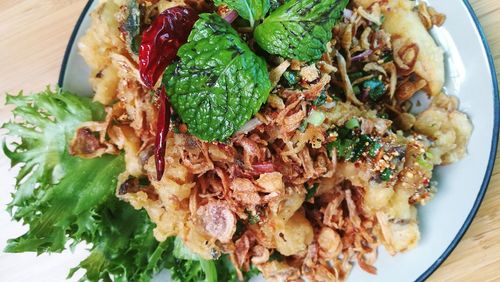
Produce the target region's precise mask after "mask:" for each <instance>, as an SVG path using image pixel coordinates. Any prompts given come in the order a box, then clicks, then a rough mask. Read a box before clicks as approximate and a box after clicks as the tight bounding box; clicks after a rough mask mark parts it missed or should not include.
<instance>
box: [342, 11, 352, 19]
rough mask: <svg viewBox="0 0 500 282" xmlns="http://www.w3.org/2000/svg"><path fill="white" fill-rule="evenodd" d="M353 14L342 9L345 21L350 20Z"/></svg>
mask: <svg viewBox="0 0 500 282" xmlns="http://www.w3.org/2000/svg"><path fill="white" fill-rule="evenodd" d="M353 14H354V13H353V12H352V10H349V9H344V11H343V15H344V18H346V19H350V18H351V17H352V15H353Z"/></svg>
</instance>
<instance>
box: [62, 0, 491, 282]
mask: <svg viewBox="0 0 500 282" xmlns="http://www.w3.org/2000/svg"><path fill="white" fill-rule="evenodd" d="M93 2H94V0H89V1H88V2H87V4H86V5H85V7H84V8H83V11H82V13H81V14H80V16H79V17H78V20H77V22H76V24H75V27H74V29H73V32H72V33H71V36H70V38H69V42H68V45H67V46H66V51H65V52H64V58H63V61H62V64H61V70H60V72H59V79H58V83H57V84H58V85H59V87H60V88H62V86H63V82H64V77H65V74H66V68H67V64H68V60H69V56H70V54H71V51H72V49H73V46H74V42H75V39H76V36H77V34H78V31H79V29H80V25H81V24H82V21H83V19H84V18H85V15H86V14H87V12H88V10H89V9H90V6H91V5H92V3H93ZM463 4H464V5H465V7H466V8H467V10H468V12H469V15H470V16H471V18H472V19H473V21H474V24H475V28H476V31H477V32H478V33H479V35H480V37H481V41H482V43H483V48H484V51H485V53H486V55H487V57H488V65H489V69H490V74H491V79H492V82H493V102H494V103H493V111H494V117H493V138H492V140H491V151H490V156H489V160H488V166H487V168H486V172H485V174H484V177H483V182H482V184H481V189H480V190H479V193H478V195H477V197H476V200H475V201H474V205H473V206H472V209H471V211H470V212H469V215H468V216H467V218H466V219H465V221H464V224H463V225H462V227H461V228H460V230H459V231H458V232H457V234H456V235H455V238H454V239H453V240H452V241H451V243H450V244H449V245H448V247H447V248H446V250H445V251H444V252H443V254H441V256H439V258H438V259H437V260H436V261H435V262H434V263H433V264H432V265H431V266H430V267H429V268H427V270H426V271H424V272H423V273H422V274H421V275H420V276H419V277H418V278H417V280H416V281H418V282H421V281H425V280H426V279H427V278H429V276H431V275H432V273H434V271H436V270H437V269H438V268H439V266H441V264H442V263H443V262H444V261H445V260H446V259H447V258H448V256H449V255H450V254H451V253H452V252H453V250H454V249H455V248H456V247H457V245H458V243H459V242H460V240H462V238H463V236H464V235H465V232H467V230H468V229H469V227H470V225H471V223H472V221H473V220H474V218H475V216H476V214H477V212H478V210H479V207H480V205H481V203H482V201H483V199H484V196H485V194H486V190H487V189H488V185H489V183H490V179H491V175H492V172H493V167H494V165H495V158H496V154H497V146H498V137H499V136H498V133H499V125H500V106H499V105H500V100H499V97H498V93H499V92H498V80H497V74H496V69H495V63H494V60H493V56H492V53H491V49H490V46H489V44H488V41H487V39H486V36H485V34H484V30H483V27H482V26H481V24H480V22H479V19H478V17H477V15H476V13H475V12H474V9H473V8H472V6H471V4H470V3H469V1H468V0H463Z"/></svg>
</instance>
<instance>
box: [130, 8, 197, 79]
mask: <svg viewBox="0 0 500 282" xmlns="http://www.w3.org/2000/svg"><path fill="white" fill-rule="evenodd" d="M196 20H198V13H197V12H196V11H195V10H193V9H191V8H188V7H179V6H178V7H173V8H170V9H167V10H165V11H163V12H162V13H161V14H159V15H158V16H157V17H156V19H155V20H154V21H153V23H152V24H151V26H150V27H149V28H148V29H147V30H146V31H144V33H143V34H142V41H141V47H140V48H139V72H140V74H141V78H142V81H143V83H144V85H146V86H147V87H149V88H153V87H154V85H155V84H156V82H157V81H158V79H159V78H160V76H161V75H162V73H163V71H165V68H167V66H168V65H169V64H170V63H172V61H173V60H174V59H175V57H176V56H177V51H178V50H179V47H181V45H182V44H184V43H186V41H187V38H188V36H189V33H190V32H191V29H192V28H193V25H194V23H195V22H196Z"/></svg>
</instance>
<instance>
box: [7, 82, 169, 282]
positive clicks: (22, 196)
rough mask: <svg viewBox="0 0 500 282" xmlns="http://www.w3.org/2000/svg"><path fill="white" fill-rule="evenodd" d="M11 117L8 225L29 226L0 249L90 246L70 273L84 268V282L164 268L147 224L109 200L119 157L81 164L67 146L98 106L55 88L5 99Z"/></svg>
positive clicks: (141, 275) (144, 277)
mask: <svg viewBox="0 0 500 282" xmlns="http://www.w3.org/2000/svg"><path fill="white" fill-rule="evenodd" d="M7 104H12V105H15V106H16V108H15V109H14V110H13V113H14V119H13V121H12V122H10V123H7V124H5V125H4V127H5V128H7V129H8V130H9V133H8V135H9V136H13V137H17V138H18V140H19V142H17V141H10V139H7V140H6V141H5V142H4V151H5V154H6V155H7V156H8V157H9V158H10V159H11V162H12V165H13V166H14V165H19V166H20V172H19V174H18V176H17V179H16V187H15V188H16V192H15V194H14V195H13V200H12V202H11V203H10V204H9V209H10V210H11V212H12V213H13V214H12V216H13V218H14V219H15V220H18V221H22V222H23V223H24V224H26V225H28V226H29V230H28V232H26V233H25V234H24V235H22V236H20V237H18V238H16V239H12V240H9V241H8V244H7V247H6V249H5V251H7V252H37V253H42V252H60V251H62V250H63V249H65V247H67V243H71V244H72V245H76V244H78V243H80V242H87V243H90V244H92V248H91V249H90V255H89V256H88V257H87V258H86V259H85V260H83V261H82V262H81V263H80V264H79V266H78V267H76V268H74V269H73V270H72V271H71V272H70V275H69V276H70V277H71V276H72V275H73V274H74V273H75V272H76V271H77V270H78V269H80V268H83V269H85V270H86V272H85V274H84V276H83V277H82V280H86V281H111V280H115V281H149V280H150V279H151V278H152V277H153V275H154V274H155V273H157V272H158V271H160V270H161V269H162V268H163V267H164V265H165V261H164V260H165V258H166V257H168V256H166V254H165V253H164V252H165V250H166V245H165V244H164V243H159V242H158V241H156V239H155V238H154V237H153V228H154V224H153V223H152V222H151V221H150V220H149V218H148V216H147V215H146V213H145V212H139V211H136V210H134V209H133V208H132V206H130V205H129V204H128V203H125V202H122V201H119V200H118V199H117V198H116V197H115V189H116V184H117V183H116V182H117V176H118V174H119V173H121V172H123V171H124V170H125V164H124V160H123V156H121V155H120V156H110V155H106V156H103V157H100V158H95V159H80V158H76V157H73V156H70V155H69V154H68V145H67V144H68V141H69V140H70V139H71V138H72V137H73V134H74V132H75V130H76V128H77V127H78V126H79V125H80V124H81V123H82V122H85V121H91V120H102V119H103V118H104V109H103V107H102V106H101V105H99V104H97V103H93V102H92V101H91V100H90V99H89V98H83V97H79V96H75V95H72V94H70V93H66V92H61V91H55V92H53V91H51V90H50V89H47V90H46V91H44V92H42V93H38V94H33V95H30V96H23V95H21V94H20V95H17V96H7Z"/></svg>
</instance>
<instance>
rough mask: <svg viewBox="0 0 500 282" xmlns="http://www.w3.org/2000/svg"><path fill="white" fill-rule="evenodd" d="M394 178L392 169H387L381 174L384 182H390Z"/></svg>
mask: <svg viewBox="0 0 500 282" xmlns="http://www.w3.org/2000/svg"><path fill="white" fill-rule="evenodd" d="M391 176H392V170H391V169H390V168H385V169H384V170H383V171H382V172H381V173H380V179H382V180H383V181H389V180H391Z"/></svg>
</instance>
